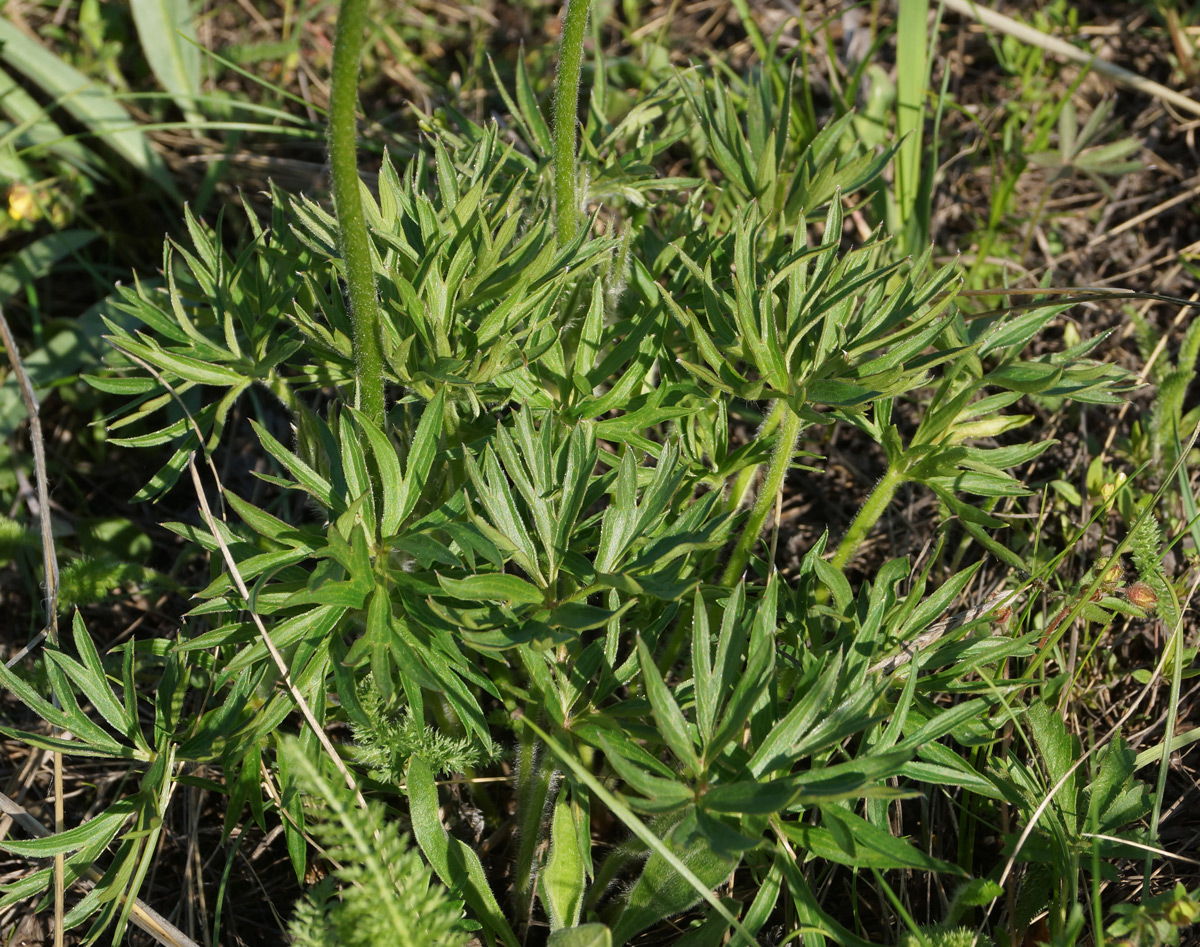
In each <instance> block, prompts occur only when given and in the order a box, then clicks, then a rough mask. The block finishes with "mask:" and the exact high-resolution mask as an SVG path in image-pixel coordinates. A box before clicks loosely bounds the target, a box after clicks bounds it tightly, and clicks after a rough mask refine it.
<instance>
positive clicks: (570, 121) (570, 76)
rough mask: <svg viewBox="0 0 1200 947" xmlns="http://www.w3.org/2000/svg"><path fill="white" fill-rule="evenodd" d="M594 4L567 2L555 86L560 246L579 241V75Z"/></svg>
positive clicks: (583, 0) (556, 202)
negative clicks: (576, 136) (589, 9)
mask: <svg viewBox="0 0 1200 947" xmlns="http://www.w3.org/2000/svg"><path fill="white" fill-rule="evenodd" d="M590 2H591V0H567V15H566V21H565V22H564V23H563V33H562V45H561V46H560V47H559V53H558V78H557V79H556V80H555V83H554V210H555V216H556V222H557V224H558V245H559V246H560V247H561V246H562V245H563V244H565V243H569V242H570V241H571V240H573V239H574V237H575V232H576V231H577V230H578V229H579V222H578V219H577V218H578V215H579V167H578V163H577V162H576V160H575V127H576V125H577V124H578V118H577V115H576V113H577V111H578V109H579V74H580V72H581V71H582V68H583V38H584V34H585V33H586V32H587V20H588V8H589V5H590Z"/></svg>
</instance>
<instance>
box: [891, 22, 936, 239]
mask: <svg viewBox="0 0 1200 947" xmlns="http://www.w3.org/2000/svg"><path fill="white" fill-rule="evenodd" d="M928 14H929V4H928V2H927V0H900V11H899V15H898V17H897V20H896V137H897V138H898V139H899V140H900V150H899V151H897V152H896V205H897V208H898V210H899V212H900V223H901V224H906V223H908V221H909V220H910V219H911V218H912V216H913V215H914V213H916V210H917V208H916V203H917V192H918V191H919V190H920V184H921V149H922V146H923V144H924V142H923V141H922V134H921V132H922V130H923V128H924V124H925V70H926V49H925V23H926V20H927V19H928Z"/></svg>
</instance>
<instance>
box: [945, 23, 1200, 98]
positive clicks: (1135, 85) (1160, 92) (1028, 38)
mask: <svg viewBox="0 0 1200 947" xmlns="http://www.w3.org/2000/svg"><path fill="white" fill-rule="evenodd" d="M944 2H945V5H946V7H947V8H948V9H950V10H953V11H954V12H955V13H958V14H961V15H962V16H965V17H969V18H970V19H972V20H975V21H977V22H979V23H982V24H983V25H984V26H988V27H991V28H992V29H994V30H999V31H1000V32H1001V33H1006V34H1008V35H1009V36H1012V37H1013V38H1014V39H1018V40H1020V41H1021V42H1022V43H1028V44H1029V45H1030V46H1037V47H1038V48H1039V49H1044V50H1045V51H1046V52H1048V53H1051V54H1052V55H1055V56H1060V57H1062V58H1063V59H1069V60H1070V61H1071V62H1075V63H1079V64H1080V65H1081V66H1090V67H1091V68H1092V69H1094V70H1095V71H1096V72H1098V73H1100V75H1102V76H1104V77H1105V78H1106V79H1111V80H1112V81H1113V82H1116V83H1119V84H1121V85H1124V86H1128V87H1129V88H1131V89H1135V90H1136V91H1138V92H1141V93H1143V94H1144V95H1149V96H1151V97H1152V98H1155V99H1158V100H1159V101H1161V102H1166V103H1168V104H1170V105H1173V106H1175V107H1176V108H1177V109H1181V110H1182V111H1185V112H1190V113H1191V114H1193V115H1200V102H1197V101H1195V100H1194V99H1189V98H1188V97H1187V96H1186V95H1183V94H1182V93H1179V92H1176V91H1175V90H1174V89H1168V88H1167V87H1166V86H1165V85H1161V84H1159V83H1157V82H1154V81H1152V80H1150V79H1147V78H1146V77H1145V76H1139V75H1138V74H1137V73H1136V72H1130V71H1129V70H1128V69H1123V68H1121V67H1120V66H1118V65H1117V64H1116V63H1111V62H1109V61H1108V60H1107V59H1101V58H1100V57H1099V56H1095V55H1093V54H1091V53H1088V52H1085V51H1084V50H1082V49H1079V48H1078V47H1077V46H1072V45H1071V44H1070V43H1068V42H1066V41H1065V40H1061V39H1059V38H1058V37H1057V36H1047V35H1046V34H1045V33H1043V32H1042V31H1041V30H1037V29H1034V28H1033V27H1032V26H1028V25H1026V24H1024V23H1020V22H1018V21H1017V20H1014V19H1013V18H1012V17H1007V16H1005V15H1004V14H1003V13H997V12H996V11H995V10H989V9H988V8H987V7H985V6H982V5H980V4H978V3H973V2H971V0H944Z"/></svg>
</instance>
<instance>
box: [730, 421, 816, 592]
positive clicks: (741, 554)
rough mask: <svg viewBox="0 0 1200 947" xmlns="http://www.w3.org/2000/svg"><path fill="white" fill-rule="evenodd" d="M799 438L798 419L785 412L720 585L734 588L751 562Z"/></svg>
mask: <svg viewBox="0 0 1200 947" xmlns="http://www.w3.org/2000/svg"><path fill="white" fill-rule="evenodd" d="M799 437H800V417H799V415H797V414H796V412H795V411H792V410H791V409H790V408H786V409H785V410H784V412H783V419H782V420H781V422H780V424H779V442H778V443H777V444H776V445H775V453H774V454H773V455H771V464H770V466H769V467H768V468H767V478H766V480H765V481H763V485H762V490H761V491H759V494H758V499H757V500H756V501H755V503H754V507H753V509H751V511H750V519H748V520H747V521H746V528H745V529H744V530H743V531H742V536H741V539H739V540H738V544H737V546H736V547H734V550H733V555H732V556H730V557H729V564H728V565H727V566H726V567H725V575H724V576H723V577H722V579H721V584H722V585H725V586H732V585H736V584H737V581H738V580H739V579H740V578H741V577H742V573H743V572H744V571H745V570H746V563H747V562H749V561H750V550H752V549H753V548H754V544H755V543H757V542H758V537H759V535H760V534H761V533H762V528H763V524H764V523H766V521H767V514H768V513H770V512H771V507H772V506H774V504H775V497H776V496H777V495H778V493H779V491H780V490H781V489H782V488H783V481H784V478H785V477H787V472H788V468H789V467H791V465H792V457H794V456H795V454H796V441H797V440H798V439H799Z"/></svg>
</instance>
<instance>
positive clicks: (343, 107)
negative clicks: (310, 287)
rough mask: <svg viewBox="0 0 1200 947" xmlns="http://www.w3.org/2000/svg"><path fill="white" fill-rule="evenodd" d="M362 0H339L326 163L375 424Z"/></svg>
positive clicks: (361, 394) (374, 305)
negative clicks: (361, 124)
mask: <svg viewBox="0 0 1200 947" xmlns="http://www.w3.org/2000/svg"><path fill="white" fill-rule="evenodd" d="M366 19H367V3H366V0H342V7H341V10H340V11H339V13H338V21H337V42H336V43H335V45H334V48H333V75H332V80H333V89H332V92H331V93H330V97H329V168H330V177H331V178H332V181H333V206H334V209H335V211H336V212H337V219H338V242H339V244H340V249H341V253H342V259H344V260H345V261H346V286H347V289H348V290H349V296H350V318H351V322H352V325H353V327H354V340H353V341H354V375H355V393H354V404H355V407H357V408H358V409H359V410H360V411H362V412H363V413H364V414H365V415H367V417H369V418H370V419H371V420H372V421H374V422H375V423H377V424H382V423H383V342H382V338H381V327H380V315H379V299H378V297H377V296H376V293H375V270H374V267H373V266H372V265H371V238H370V235H369V234H368V233H367V220H366V217H365V216H364V215H363V205H362V194H361V193H360V192H359V179H358V155H357V150H356V147H355V101H356V99H357V96H358V64H359V58H360V57H361V55H362V46H363V32H364V30H365V28H366Z"/></svg>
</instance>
